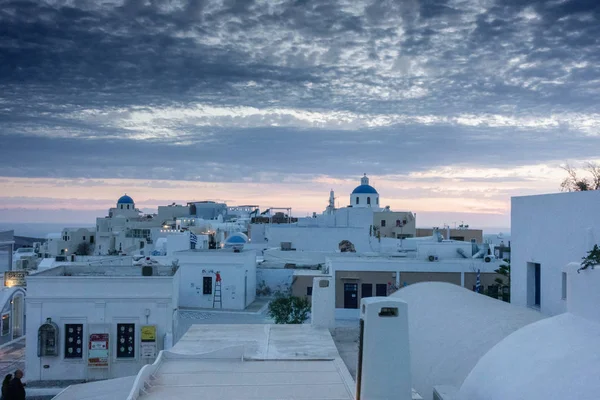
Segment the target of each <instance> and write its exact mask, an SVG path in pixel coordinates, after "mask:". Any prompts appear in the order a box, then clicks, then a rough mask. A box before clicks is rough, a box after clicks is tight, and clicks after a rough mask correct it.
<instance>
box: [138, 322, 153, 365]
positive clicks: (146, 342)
mask: <svg viewBox="0 0 600 400" xmlns="http://www.w3.org/2000/svg"><path fill="white" fill-rule="evenodd" d="M141 338H142V344H141V356H142V358H155V357H156V325H143V326H142V334H141Z"/></svg>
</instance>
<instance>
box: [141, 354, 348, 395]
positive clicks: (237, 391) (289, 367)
mask: <svg viewBox="0 0 600 400" xmlns="http://www.w3.org/2000/svg"><path fill="white" fill-rule="evenodd" d="M342 368H344V369H345V366H344V365H343V363H340V361H339V360H337V361H336V360H331V361H301V360H295V361H274V360H268V361H243V360H203V361H201V360H169V361H167V362H165V363H163V364H162V365H161V366H160V368H159V369H158V371H157V372H156V375H155V376H156V378H155V379H153V380H152V381H151V384H150V388H149V389H147V391H146V394H144V395H142V396H140V397H139V398H140V400H141V399H144V400H158V399H161V400H162V399H198V398H203V399H211V400H237V399H240V400H241V399H252V400H280V399H298V400H305V399H306V400H308V399H311V400H326V399H327V400H333V399H336V400H342V399H343V400H351V399H353V398H354V396H353V394H352V393H351V391H350V388H349V387H348V382H347V381H346V380H345V379H344V377H343V372H342ZM199 396H200V397H199Z"/></svg>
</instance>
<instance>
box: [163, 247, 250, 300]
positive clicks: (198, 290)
mask: <svg viewBox="0 0 600 400" xmlns="http://www.w3.org/2000/svg"><path fill="white" fill-rule="evenodd" d="M173 257H174V258H176V259H177V260H178V263H179V266H180V267H179V276H178V277H177V278H176V279H178V280H179V281H180V284H179V306H180V307H181V308H216V309H228V310H244V309H245V308H246V307H247V306H248V305H250V304H251V303H252V302H253V301H254V299H255V297H256V252H254V251H244V250H242V251H240V252H233V251H231V250H208V251H202V250H188V251H180V252H176V253H174V255H173Z"/></svg>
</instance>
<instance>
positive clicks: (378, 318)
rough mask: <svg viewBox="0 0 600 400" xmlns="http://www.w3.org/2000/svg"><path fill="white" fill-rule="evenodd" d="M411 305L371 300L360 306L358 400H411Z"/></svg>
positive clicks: (378, 298)
mask: <svg viewBox="0 0 600 400" xmlns="http://www.w3.org/2000/svg"><path fill="white" fill-rule="evenodd" d="M408 339H409V338H408V306H407V304H406V303H405V302H404V301H402V300H400V299H393V298H390V297H369V298H365V299H362V301H361V307H360V337H359V348H358V369H357V373H356V400H411V399H412V378H411V373H410V347H409V341H408Z"/></svg>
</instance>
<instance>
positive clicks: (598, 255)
mask: <svg viewBox="0 0 600 400" xmlns="http://www.w3.org/2000/svg"><path fill="white" fill-rule="evenodd" d="M582 260H583V261H582V262H581V268H579V269H578V270H577V273H579V271H581V270H584V269H588V268H589V267H592V269H594V267H595V266H596V265H598V264H600V248H599V247H598V245H597V244H595V245H594V248H593V249H592V250H590V251H588V255H587V256H585V257H582Z"/></svg>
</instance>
